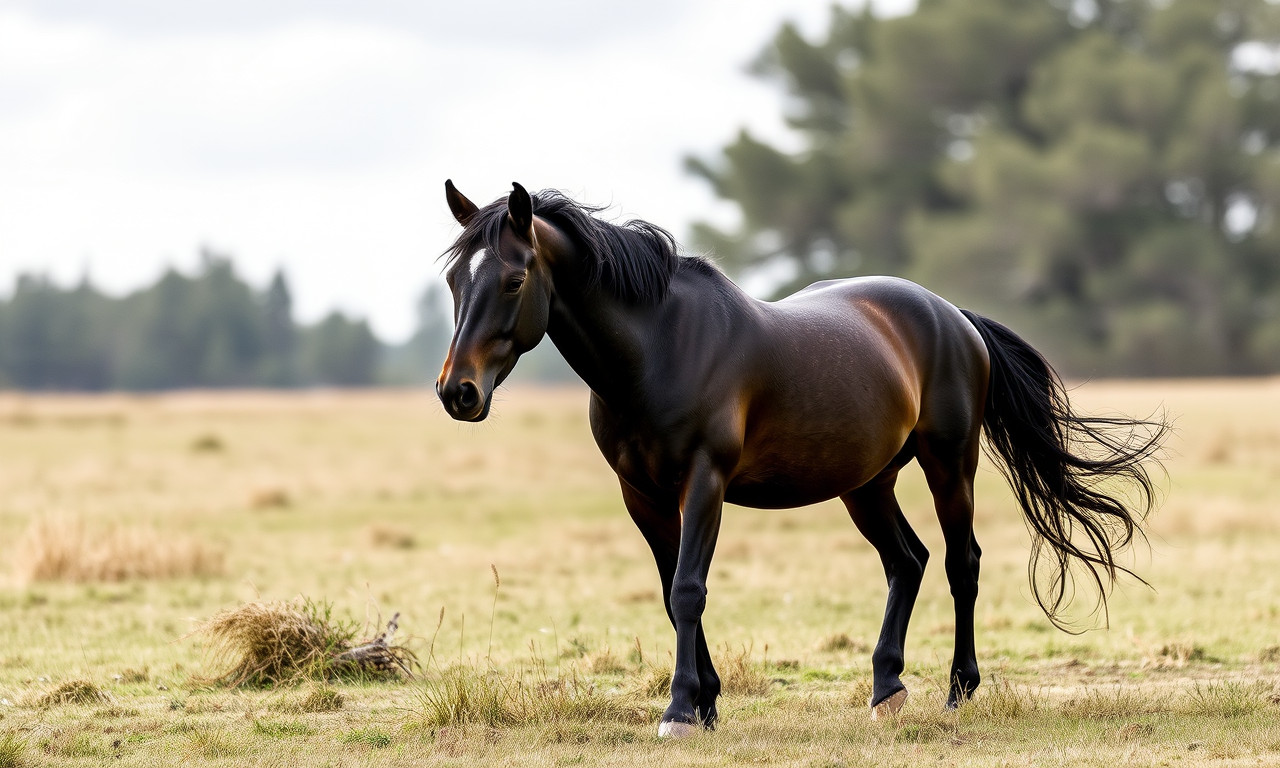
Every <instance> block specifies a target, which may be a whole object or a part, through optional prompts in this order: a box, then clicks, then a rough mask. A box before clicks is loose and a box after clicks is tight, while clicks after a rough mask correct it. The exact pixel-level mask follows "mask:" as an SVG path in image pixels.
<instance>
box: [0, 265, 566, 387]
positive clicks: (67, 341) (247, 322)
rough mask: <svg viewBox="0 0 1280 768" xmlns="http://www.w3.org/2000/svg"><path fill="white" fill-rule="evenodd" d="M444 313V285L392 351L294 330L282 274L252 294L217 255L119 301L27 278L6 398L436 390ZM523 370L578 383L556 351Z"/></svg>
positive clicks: (0, 330) (10, 339)
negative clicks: (16, 394)
mask: <svg viewBox="0 0 1280 768" xmlns="http://www.w3.org/2000/svg"><path fill="white" fill-rule="evenodd" d="M449 308H450V299H449V296H448V294H447V292H446V291H445V290H444V288H443V286H439V285H432V286H430V287H428V288H427V289H426V290H424V292H423V294H422V296H421V298H420V299H419V302H418V327H417V331H416V332H415V333H414V335H413V337H412V338H410V339H409V340H408V341H407V342H405V343H403V344H398V345H390V344H385V343H383V342H382V341H380V340H379V339H378V338H377V337H376V336H374V334H373V332H372V330H370V328H369V324H368V323H367V322H366V321H365V320H363V319H360V318H353V317H348V316H347V315H345V314H343V313H341V312H336V311H335V312H332V313H330V314H329V315H328V316H326V317H325V318H324V319H322V320H320V321H319V322H317V323H314V324H310V325H307V324H300V323H298V322H297V321H296V320H295V319H294V316H293V297H292V294H291V292H290V290H289V284H288V281H287V279H286V278H285V276H284V274H283V273H280V272H277V273H276V274H275V276H274V277H273V278H272V279H271V282H270V283H269V284H268V285H267V286H266V288H265V289H257V288H254V287H253V286H251V285H250V284H248V283H247V282H246V281H245V280H243V279H242V278H241V277H240V276H239V275H238V274H237V273H236V271H235V267H234V265H233V263H232V261H231V259H230V258H228V257H226V256H222V255H218V254H214V253H210V252H204V253H203V254H202V257H201V264H200V267H199V268H198V270H197V271H196V273H195V274H193V275H185V274H182V273H181V272H178V271H176V270H173V269H170V270H168V271H167V272H165V273H164V275H162V276H161V277H160V279H159V280H157V281H156V283H155V284H154V285H151V286H149V287H146V288H143V289H141V290H139V291H136V292H134V293H131V294H129V295H127V296H124V297H121V298H116V297H112V296H108V295H106V294H104V293H102V292H101V291H99V290H98V289H96V288H95V287H94V286H93V285H92V284H91V283H90V282H89V281H88V280H85V281H82V282H81V284H80V285H78V286H76V287H72V288H65V287H61V286H59V285H57V284H55V283H53V282H52V281H51V280H49V279H48V278H46V277H41V276H33V275H23V276H20V277H19V278H18V279H17V282H16V284H15V285H14V288H13V292H12V295H11V296H10V297H9V298H8V299H7V300H0V388H7V389H22V390H44V391H98V390H134V391H145V390H162V389H181V388H230V387H273V388H287V387H316V386H336V387H367V386H378V385H398V386H430V385H431V383H432V382H433V381H434V380H435V377H436V374H437V372H438V371H439V369H440V364H441V362H442V361H443V359H444V355H445V351H446V350H447V348H448V345H449V336H450V333H451V331H452V321H451V319H450V309H449ZM521 367H522V368H523V369H525V370H524V371H523V373H524V376H525V377H526V378H529V377H532V378H538V379H544V380H545V379H564V378H567V377H569V376H571V375H572V374H571V373H570V372H569V371H568V370H567V368H566V367H565V366H564V363H563V362H562V361H560V359H559V356H558V355H557V354H556V353H555V351H554V348H551V347H550V345H544V346H543V347H540V348H539V349H537V350H535V351H534V352H533V353H531V355H530V359H529V360H528V361H525V362H523V363H522V364H521Z"/></svg>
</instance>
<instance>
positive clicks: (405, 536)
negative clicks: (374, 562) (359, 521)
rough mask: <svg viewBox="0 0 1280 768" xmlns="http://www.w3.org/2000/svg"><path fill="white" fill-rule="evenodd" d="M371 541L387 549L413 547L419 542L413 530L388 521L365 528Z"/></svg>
mask: <svg viewBox="0 0 1280 768" xmlns="http://www.w3.org/2000/svg"><path fill="white" fill-rule="evenodd" d="M365 535H366V537H367V538H368V540H369V543H370V544H372V545H373V546H375V547H382V548H386V549H413V547H414V545H415V544H416V543H417V542H416V541H415V540H414V538H413V532H412V531H410V530H409V529H407V528H402V527H400V526H398V525H390V524H388V523H374V524H372V525H370V526H369V527H368V528H366V529H365Z"/></svg>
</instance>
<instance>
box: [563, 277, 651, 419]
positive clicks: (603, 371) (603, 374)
mask: <svg viewBox="0 0 1280 768" xmlns="http://www.w3.org/2000/svg"><path fill="white" fill-rule="evenodd" d="M588 291H589V293H577V294H575V293H572V292H571V293H569V294H567V295H566V294H565V293H563V292H561V291H557V299H556V301H555V304H554V306H553V308H552V310H551V322H550V325H549V326H548V328H547V335H548V336H550V337H551V341H552V343H554V344H555V345H556V349H558V350H559V351H560V354H561V355H562V356H563V357H564V359H565V362H567V363H568V364H569V367H571V368H573V370H574V372H575V373H577V374H578V376H580V377H581V378H582V380H583V381H584V382H586V384H587V386H589V387H591V389H592V391H593V392H595V393H596V394H598V395H600V396H602V397H604V398H605V399H607V400H620V399H625V398H627V397H628V396H629V394H630V392H631V391H633V389H634V387H635V384H636V382H639V381H641V380H642V379H643V371H644V367H645V362H646V358H647V357H648V356H649V355H651V354H652V351H651V350H650V349H649V348H648V347H649V346H650V344H649V339H650V338H651V337H652V325H651V324H652V323H653V322H656V321H655V320H653V318H657V317H659V316H660V314H661V313H660V312H659V311H657V309H656V308H651V307H643V308H637V307H630V306H627V305H626V304H624V303H623V302H621V301H619V300H617V299H615V298H613V297H612V296H610V295H608V291H607V290H605V289H603V288H600V287H595V288H591V289H588Z"/></svg>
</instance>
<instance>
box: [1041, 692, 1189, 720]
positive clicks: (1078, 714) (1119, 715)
mask: <svg viewBox="0 0 1280 768" xmlns="http://www.w3.org/2000/svg"><path fill="white" fill-rule="evenodd" d="M1168 710H1169V707H1168V701H1167V700H1166V699H1165V698H1163V697H1161V698H1153V697H1152V696H1150V695H1144V693H1143V692H1142V691H1141V690H1140V689H1138V688H1134V687H1127V686H1116V687H1114V688H1088V689H1086V690H1084V691H1082V692H1081V693H1080V694H1079V695H1077V696H1073V697H1071V698H1069V699H1067V700H1066V701H1064V702H1063V703H1062V704H1061V705H1060V706H1059V711H1060V712H1061V713H1062V715H1063V716H1064V717H1070V718H1078V719H1081V720H1127V719H1129V718H1132V717H1135V716H1138V715H1152V714H1160V713H1161V712H1167V711H1168Z"/></svg>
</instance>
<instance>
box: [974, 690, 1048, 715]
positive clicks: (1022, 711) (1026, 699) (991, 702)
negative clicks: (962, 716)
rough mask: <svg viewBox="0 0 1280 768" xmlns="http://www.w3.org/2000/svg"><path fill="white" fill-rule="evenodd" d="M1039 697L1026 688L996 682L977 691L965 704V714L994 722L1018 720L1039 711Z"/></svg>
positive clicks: (1040, 702)
mask: <svg viewBox="0 0 1280 768" xmlns="http://www.w3.org/2000/svg"><path fill="white" fill-rule="evenodd" d="M1042 703H1043V702H1042V701H1041V697H1040V696H1039V695H1037V694H1036V692H1035V691H1033V690H1031V689H1030V688H1028V687H1026V686H1021V685H1013V684H1012V683H1010V682H1009V681H1008V680H997V681H995V682H993V683H991V684H989V685H985V686H983V687H982V688H980V689H979V690H978V694H977V696H975V697H974V699H973V700H972V701H970V702H969V703H967V704H965V709H967V710H969V712H967V713H966V714H970V715H973V714H978V715H980V716H982V717H989V718H991V719H994V720H1018V719H1020V718H1024V717H1027V716H1029V715H1031V714H1032V713H1035V712H1038V711H1039V710H1040V709H1041V704H1042Z"/></svg>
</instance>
